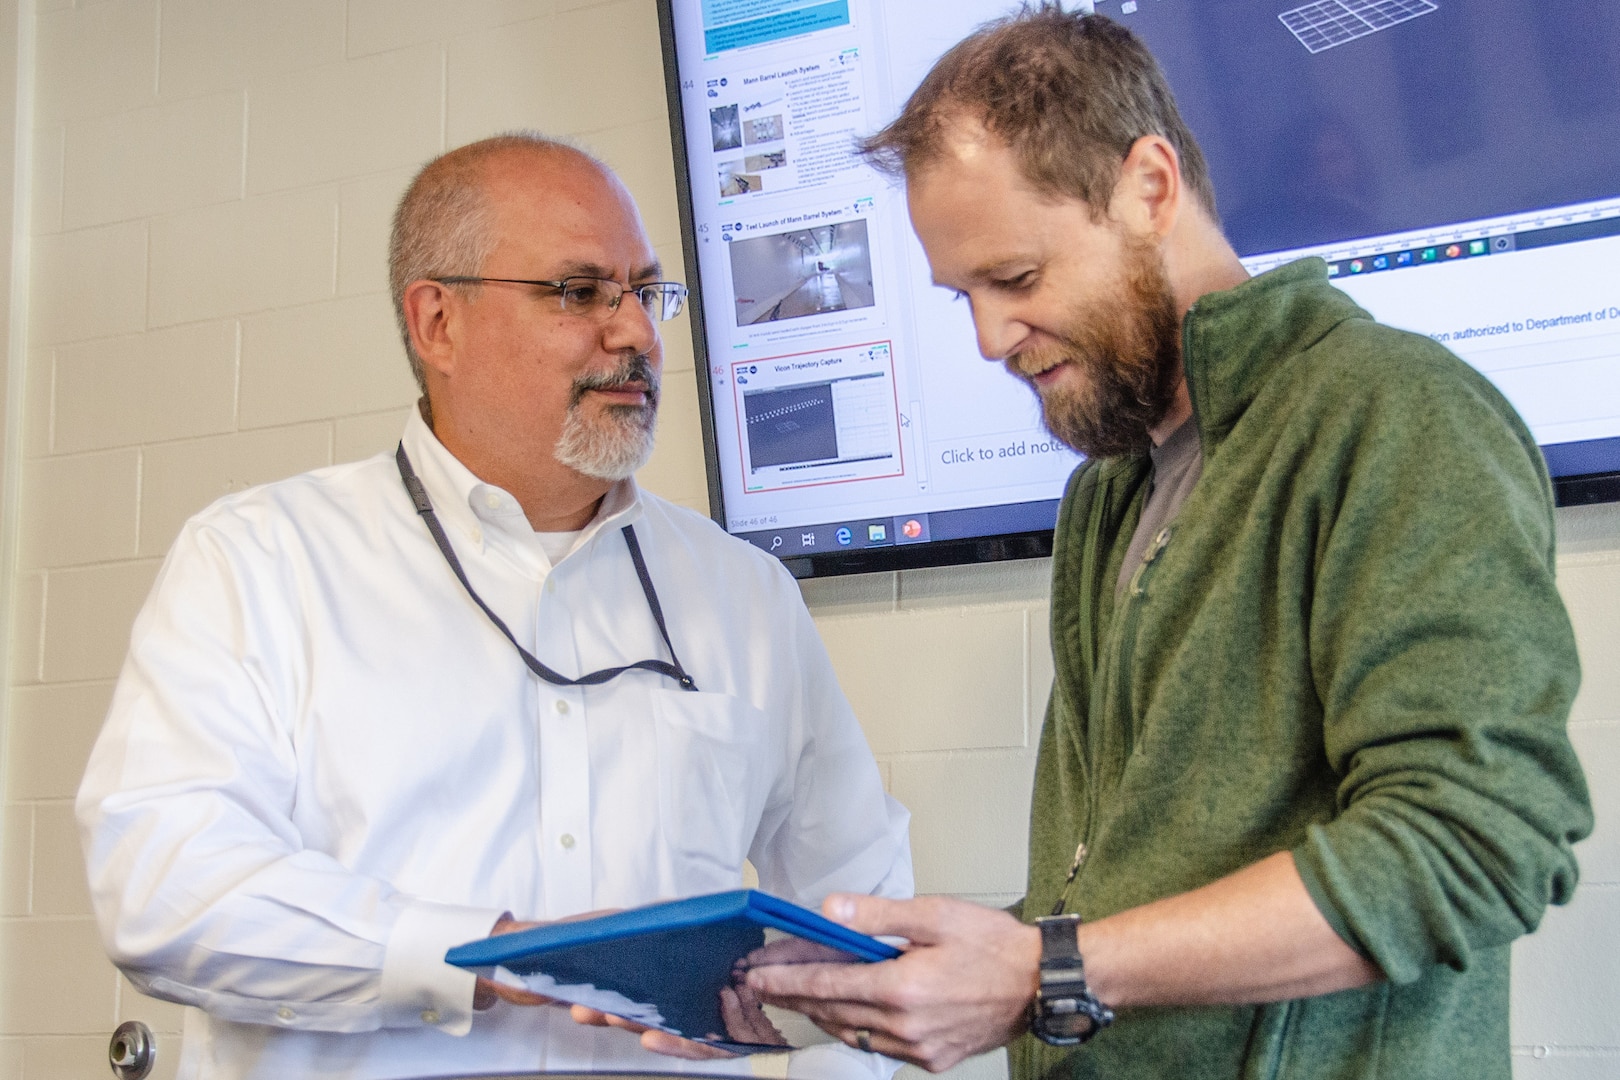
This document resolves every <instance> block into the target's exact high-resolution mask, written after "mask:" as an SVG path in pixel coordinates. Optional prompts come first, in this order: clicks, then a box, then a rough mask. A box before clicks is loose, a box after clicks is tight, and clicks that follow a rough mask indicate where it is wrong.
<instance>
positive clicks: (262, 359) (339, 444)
mask: <svg viewBox="0 0 1620 1080" xmlns="http://www.w3.org/2000/svg"><path fill="white" fill-rule="evenodd" d="M21 7H22V12H23V18H24V19H25V20H27V19H33V20H35V21H34V22H33V23H32V30H33V31H34V36H35V40H36V41H37V47H36V48H35V49H34V50H33V51H32V52H31V53H26V54H25V55H24V57H23V59H24V63H23V67H22V69H23V70H24V72H25V73H26V72H27V71H28V70H29V63H32V64H33V65H34V67H35V70H36V71H37V75H36V76H35V77H33V78H31V79H29V78H25V79H24V81H23V85H22V89H23V91H24V93H23V94H22V95H21V98H20V100H22V101H23V103H24V105H23V112H24V114H25V123H24V130H25V132H27V133H31V143H30V144H29V145H28V147H27V148H28V150H29V151H30V152H31V154H32V159H33V162H34V167H33V169H32V172H31V176H29V177H27V178H26V179H27V180H28V182H27V183H26V184H25V185H24V186H23V190H21V191H20V192H19V193H18V197H19V198H21V199H24V200H26V205H28V206H31V228H30V229H28V230H26V235H24V236H21V237H17V238H16V239H18V240H23V241H31V243H32V259H31V264H30V272H29V274H28V275H27V276H26V278H25V279H24V280H22V281H20V282H18V283H17V287H18V288H23V289H26V290H28V292H27V293H26V294H24V295H27V296H29V297H30V298H31V304H30V309H29V310H30V317H29V320H28V323H27V327H26V329H27V339H26V349H24V350H23V351H22V352H21V353H19V354H17V355H14V356H13V357H12V362H13V364H15V365H18V370H17V374H18V375H21V376H26V390H25V394H26V397H25V399H24V400H23V401H22V402H21V404H22V416H23V430H22V431H21V432H20V433H19V434H20V436H21V439H20V444H19V447H20V452H21V455H22V461H21V465H22V477H23V480H24V489H23V496H22V506H21V512H20V515H19V516H18V517H17V518H16V519H15V521H13V522H11V523H9V524H15V525H17V526H18V527H19V528H20V536H21V541H22V546H21V554H20V562H19V565H18V567H17V569H16V574H15V577H14V579H13V581H12V585H13V593H12V595H13V596H14V600H13V602H12V616H13V618H12V628H13V633H14V638H13V646H12V649H11V656H10V662H9V667H8V668H7V669H6V675H7V677H8V679H9V687H8V689H7V691H6V694H5V696H4V699H3V700H4V704H5V713H4V727H3V731H4V734H5V736H6V741H7V750H6V761H5V766H6V768H5V774H4V778H5V779H4V798H3V840H4V845H3V855H0V1080H78V1078H81V1077H82V1078H91V1077H94V1078H97V1080H99V1078H102V1077H105V1076H106V1075H108V1074H107V1073H106V1072H105V1068H106V1066H105V1064H104V1054H105V1046H106V1039H107V1035H108V1033H109V1032H110V1031H111V1029H112V1028H113V1026H114V1025H115V1024H116V1023H117V1022H118V1021H120V1020H122V1019H125V1018H130V1017H139V1018H142V1019H145V1020H147V1021H148V1022H149V1023H151V1024H152V1025H153V1027H154V1028H156V1029H157V1030H158V1031H159V1032H160V1033H162V1034H161V1035H160V1040H161V1045H162V1046H163V1047H164V1048H165V1049H166V1050H167V1051H168V1053H167V1055H166V1058H165V1060H166V1065H167V1068H164V1069H160V1073H159V1075H160V1076H161V1075H168V1073H169V1071H170V1070H172V1067H173V1060H174V1059H173V1048H174V1045H175V1037H174V1035H173V1034H172V1033H173V1032H174V1031H175V1029H176V1025H177V1016H178V1014H177V1010H175V1009H173V1008H172V1007H170V1006H167V1005H164V1004H162V1003H156V1002H151V1001H148V1000H146V999H144V998H141V997H140V996H138V995H136V994H135V993H134V992H133V991H132V990H131V989H130V987H129V986H128V985H127V984H126V983H124V982H123V981H122V980H121V979H119V977H118V976H117V975H116V974H115V973H114V972H113V970H112V968H111V967H110V966H109V965H108V964H107V962H106V961H105V959H103V958H102V955H101V952H100V947H99V945H98V943H97V939H96V935H95V931H94V928H93V925H92V922H91V919H90V909H89V904H88V900H87V898H86V895H85V887H84V883H83V878H82V870H81V866H80V858H79V850H78V843H77V839H76V837H75V835H74V832H73V827H72V823H71V805H70V804H71V798H72V794H73V791H74V789H75V787H76V785H77V781H78V776H79V772H80V770H81V768H82V766H83V761H84V757H85V754H86V752H87V750H88V747H89V744H90V741H91V739H92V738H93V737H94V735H95V732H96V730H97V728H98V726H99V724H100V721H101V716H102V713H103V711H104V710H105V708H106V704H107V700H108V696H109V694H110V692H111V685H112V682H111V680H112V679H113V677H114V676H115V674H116V672H117V668H118V664H119V661H120V659H121V656H122V653H123V650H124V647H125V641H126V636H127V633H128V627H129V621H130V619H131V617H132V616H133V613H134V611H135V609H136V607H137V606H138V605H139V603H140V601H141V599H142V597H143V596H144V595H145V592H146V590H147V588H148V587H149V585H150V583H151V581H152V577H153V574H154V572H155V570H156V567H157V563H158V560H159V559H160V558H161V556H162V554H163V552H164V550H165V549H166V547H167V545H168V544H169V542H170V540H171V538H172V537H173V535H174V533H175V531H176V530H177V528H178V527H179V524H180V523H181V521H183V520H184V518H185V517H186V516H187V515H188V514H190V513H192V512H193V511H195V510H197V509H198V508H200V507H202V506H203V505H205V504H206V503H207V502H208V501H210V500H211V499H213V498H214V497H216V496H218V495H219V494H222V493H224V492H226V491H229V490H234V489H237V488H240V487H242V486H244V485H246V484H251V483H257V482H260V481H264V480H269V479H272V478H275V477H279V476H283V475H287V474H289V473H292V472H296V471H298V470H302V469H305V468H309V467H312V466H316V465H321V464H326V463H328V462H331V461H338V460H345V459H350V458H354V457H357V456H361V455H365V454H369V453H372V452H375V451H377V450H380V449H383V448H385V447H386V446H388V445H391V443H392V441H393V440H394V438H395V437H396V436H397V434H398V432H399V429H400V425H401V419H402V416H403V410H404V409H405V408H406V407H407V406H408V404H409V402H410V400H411V399H412V396H413V391H412V386H411V382H410V379H409V376H408V374H407V373H406V368H405V364H404V360H403V358H402V356H401V354H400V352H399V348H398V345H397V343H396V342H395V340H394V337H393V330H392V327H391V323H390V317H389V312H388V306H387V300H386V296H385V279H384V256H383V251H384V243H385V231H386V222H387V217H388V214H389V212H390V210H391V208H392V204H393V202H394V200H395V198H396V197H397V195H398V193H399V191H400V189H401V187H402V186H403V184H404V182H405V180H406V179H407V178H408V176H409V174H410V172H411V171H412V169H413V168H414V167H415V166H416V165H418V164H419V163H420V162H421V161H422V160H424V159H425V158H427V157H429V156H431V155H433V154H435V153H437V152H438V151H439V150H441V149H444V148H448V147H450V146H454V145H458V144H460V143H463V142H466V141H468V140H471V139H474V138H477V137H480V136H482V135H485V134H489V133H492V132H495V131H497V130H501V129H504V128H510V127H515V126H538V127H542V128H547V129H549V130H552V131H554V132H560V133H571V134H576V135H581V136H583V137H584V138H585V139H586V140H587V141H588V142H589V143H591V144H592V145H593V146H594V147H595V148H596V149H597V150H598V151H599V152H600V153H602V154H603V155H604V156H605V157H606V158H607V159H608V160H609V161H610V162H612V163H613V164H615V165H616V166H617V167H618V168H620V170H621V171H622V172H623V174H624V175H625V177H626V180H627V182H628V183H629V185H630V187H631V189H632V190H633V192H634V193H635V195H636V196H637V198H638V199H639V200H640V202H641V205H642V208H643V211H644V213H645V215H646V218H647V224H648V231H649V234H650V235H651V237H652V239H653V241H654V243H655V245H657V246H658V248H659V249H660V254H661V256H662V258H663V259H664V261H665V263H666V264H667V265H671V266H679V265H681V262H682V260H681V258H680V250H679V243H680V238H679V234H678V228H677V219H676V212H675V202H674V187H673V177H672V166H671V163H670V150H669V140H668V133H667V125H666V119H665V115H664V107H663V104H662V102H663V83H662V73H661V68H660V60H659V51H658V38H657V28H656V20H655V18H654V14H653V4H652V0H599V2H590V0H460V2H451V0H347V2H345V0H257V2H235V0H102V2H84V0H81V2H80V3H78V4H77V5H74V4H72V3H70V2H69V0H24V2H23V3H22V5H21ZM36 7H37V11H36V10H35V8H36ZM15 10H16V5H11V4H8V5H5V6H3V7H0V22H3V21H4V20H5V19H6V18H7V17H8V16H9V15H10V14H11V13H12V12H14V11H15ZM26 28H27V27H25V29H26ZM10 32H11V30H10V24H7V25H5V26H3V27H0V53H3V54H4V55H0V82H3V83H4V84H5V87H6V88H8V89H9V86H10V83H9V81H7V80H8V78H9V77H8V76H7V75H6V68H7V67H8V65H9V63H10V60H11V50H10V41H9V37H10ZM23 40H24V41H25V42H26V41H27V40H28V34H24V35H23ZM572 87H591V88H595V89H597V90H603V91H606V92H605V93H602V94H601V95H600V97H601V106H600V107H599V108H597V109H595V110H590V109H586V110H581V109H580V108H577V107H573V106H569V107H563V106H561V105H559V103H558V100H557V96H558V94H559V92H561V91H563V90H566V89H568V88H572ZM30 98H32V101H33V104H32V107H31V108H32V115H31V117H29V116H27V115H26V114H27V113H28V112H29V111H30V110H29V106H28V100H29V99H30ZM12 112H13V110H12V107H11V106H10V104H9V103H8V101H7V100H6V94H5V93H0V115H3V116H7V117H9V116H10V115H12ZM0 142H3V143H4V144H5V145H7V146H9V140H8V139H5V131H4V130H3V124H0ZM9 175H10V170H9V168H7V167H6V166H5V161H4V158H3V155H0V194H3V187H4V184H3V178H4V177H7V176H9ZM9 205H10V203H9V201H0V206H9ZM8 217H9V215H4V214H0V222H4V221H5V220H6V219H7V218H8ZM0 232H3V228H0ZM0 265H3V260H0ZM0 339H3V335H0ZM668 340H669V346H670V348H669V353H670V357H669V372H668V378H667V386H668V388H667V391H666V405H665V416H664V420H663V426H662V430H661V436H660V442H659V450H658V453H657V456H656V457H655V458H654V461H653V463H652V464H651V465H650V466H649V467H648V468H647V470H646V471H645V472H644V474H643V476H642V479H643V481H644V483H646V485H647V486H648V487H650V488H652V489H653V490H655V491H658V492H660V493H661V494H664V495H666V496H668V497H670V498H672V499H674V500H676V501H678V502H681V503H684V504H686V505H689V506H693V507H698V508H703V507H704V501H705V494H704V479H703V468H702V454H701V450H700V448H699V445H698V421H697V414H696V395H695V389H694V379H693V376H692V373H691V366H692V360H691V350H690V346H689V344H688V331H687V328H686V325H685V323H684V321H682V322H681V323H677V324H675V325H674V326H672V327H671V328H670V333H669V334H668ZM13 463H15V461H14V462H13ZM1561 527H1562V528H1564V530H1565V535H1566V538H1567V539H1566V543H1565V548H1566V550H1567V551H1568V554H1567V555H1566V556H1565V557H1564V559H1563V567H1562V573H1563V576H1564V577H1563V580H1564V582H1565V588H1566V592H1567V595H1568V597H1569V600H1570V604H1571V610H1572V612H1573V613H1574V615H1575V618H1576V620H1577V626H1578V630H1579V634H1580V640H1581V646H1582V650H1583V656H1584V660H1585V663H1586V667H1587V681H1586V686H1585V689H1584V690H1583V692H1582V696H1581V699H1580V702H1579V704H1578V705H1577V709H1576V726H1575V733H1576V738H1577V744H1578V746H1579V748H1580V750H1581V753H1582V755H1583V758H1584V760H1585V761H1586V762H1587V765H1588V768H1589V769H1590V770H1591V774H1592V779H1593V784H1594V788H1595V790H1596V797H1597V799H1598V803H1599V814H1600V822H1601V824H1600V832H1599V835H1598V836H1597V837H1595V838H1594V839H1593V840H1592V841H1589V842H1588V843H1587V844H1586V845H1585V846H1584V848H1583V856H1584V861H1585V864H1586V875H1587V880H1586V882H1585V884H1583V886H1582V891H1581V893H1580V895H1579V897H1578V899H1577V900H1576V903H1575V904H1574V905H1573V906H1572V907H1571V908H1570V909H1569V910H1567V911H1562V912H1556V913H1554V915H1553V916H1551V917H1549V919H1548V925H1547V929H1546V930H1545V931H1544V932H1543V933H1542V934H1541V935H1540V936H1538V937H1537V938H1535V939H1533V940H1532V941H1531V942H1529V943H1528V944H1527V945H1525V946H1524V947H1523V949H1522V952H1521V954H1520V961H1521V963H1520V973H1519V981H1518V984H1517V990H1518V992H1517V994H1516V997H1515V1003H1514V1007H1515V1011H1514V1028H1513V1039H1514V1042H1515V1044H1516V1045H1517V1046H1519V1047H1520V1048H1521V1050H1522V1054H1523V1056H1522V1057H1521V1058H1520V1059H1519V1063H1520V1066H1521V1068H1520V1075H1521V1077H1535V1078H1541V1077H1546V1078H1569V1080H1573V1078H1585V1077H1596V1076H1599V1075H1614V1074H1616V1073H1617V1072H1620V975H1617V974H1616V972H1617V970H1620V955H1617V954H1620V835H1617V834H1616V831H1615V827H1614V825H1613V823H1614V822H1615V821H1616V820H1620V665H1617V664H1616V660H1617V658H1620V657H1617V654H1620V511H1617V510H1615V509H1605V510H1598V511H1585V512H1566V513H1564V514H1562V515H1561ZM3 534H4V530H3V529H0V540H3ZM1047 573H1048V565H1047V564H1046V563H1045V562H1038V563H1021V564H1003V565H1000V566H994V567H981V568H969V569H954V570H927V571H915V572H908V573H903V574H885V575H874V576H868V577H862V578H855V579H843V580H837V581H830V582H812V583H808V584H807V586H806V588H805V595H806V598H807V599H808V600H809V602H810V604H811V607H812V610H813V611H814V612H815V614H816V617H817V621H818V623H819V625H820V626H821V628H822V631H823V633H824V634H825V635H826V638H827V642H828V645H829V647H830V649H831V651H832V653H833V656H834V659H835V661H836V662H837V664H838V667H839V671H840V674H841V675H842V677H843V679H844V680H845V684H846V687H847V689H848V691H849V693H850V696H851V698H852V699H853V700H854V702H855V704H856V707H857V711H858V712H859V714H860V715H861V717H862V718H863V721H864V723H865V724H866V727H867V732H868V735H869V737H870V738H871V740H872V744H873V747H874V749H875V750H876V752H877V753H878V756H879V758H880V760H881V762H882V765H883V770H884V775H885V777H886V779H887V781H888V783H889V785H890V786H891V788H892V789H893V790H894V792H895V793H896V794H897V795H898V796H899V797H900V798H901V799H902V800H904V801H905V802H906V803H907V804H908V805H910V806H911V807H912V809H913V811H914V813H915V819H914V820H915V825H914V834H913V835H914V843H915V849H916V860H917V870H918V884H919V886H920V888H922V889H923V890H925V891H931V892H951V893H957V894H961V895H967V896H972V897H976V898H979V899H982V900H985V901H987V902H994V903H1000V902H1004V901H1005V900H1007V899H1010V898H1012V897H1013V896H1015V895H1016V894H1017V893H1018V891H1019V890H1020V888H1021V885H1022V879H1023V872H1024V848H1023V838H1024V830H1025V822H1026V817H1027V799H1028V787H1029V781H1030V775H1031V771H1032V767H1033V743H1034V739H1035V734H1036V731H1037V728H1038V725H1039V722H1040V716H1041V711H1042V708H1043V706H1044V699H1045V694H1046V691H1047V688H1048V686H1049V685H1050V682H1051V663H1050V659H1049V657H1048V652H1047V634H1046V616H1047V612H1046V595H1047V588H1046V577H1047ZM1604 830H1607V831H1604ZM1535 1047H1542V1048H1546V1049H1545V1050H1544V1051H1541V1052H1542V1053H1544V1055H1545V1056H1540V1057H1537V1056H1534V1055H1533V1048H1535ZM1000 1070H1001V1064H1000V1058H999V1055H998V1056H992V1057H991V1058H989V1059H987V1060H986V1061H983V1062H980V1063H976V1064H974V1065H971V1066H969V1067H968V1068H966V1069H965V1070H964V1074H971V1075H977V1076H994V1075H998V1074H999V1072H1000Z"/></svg>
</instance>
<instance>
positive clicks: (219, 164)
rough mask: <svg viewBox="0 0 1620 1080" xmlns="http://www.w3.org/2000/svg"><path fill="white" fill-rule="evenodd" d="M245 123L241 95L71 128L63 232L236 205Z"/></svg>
mask: <svg viewBox="0 0 1620 1080" xmlns="http://www.w3.org/2000/svg"><path fill="white" fill-rule="evenodd" d="M245 122H246V114H245V112H244V109H243V100H242V95H241V93H240V92H234V93H226V94H213V95H210V96H208V97H202V98H192V99H190V100H186V101H177V102H174V103H172V104H168V105H158V106H155V107H153V108H149V109H138V110H136V111H135V112H127V113H119V114H117V115H115V116H100V117H94V118H92V119H88V120H77V121H71V122H69V123H68V125H67V130H66V136H65V144H64V151H63V162H64V163H63V167H62V169H63V181H62V226H63V228H67V229H76V228H81V227H83V226H86V225H101V224H104V223H106V222H111V221H126V220H129V219H131V218H139V217H145V216H147V215H150V214H163V213H169V212H171V211H175V210H187V209H190V208H192V207H196V206H208V205H211V204H213V203H222V202H227V201H229V200H232V199H237V198H240V197H241V195H242V127H243V124H244V123H245Z"/></svg>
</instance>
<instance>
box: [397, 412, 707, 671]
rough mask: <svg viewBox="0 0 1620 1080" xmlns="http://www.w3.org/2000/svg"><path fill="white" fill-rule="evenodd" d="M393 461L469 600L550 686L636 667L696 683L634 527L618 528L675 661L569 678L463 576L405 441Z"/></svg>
mask: <svg viewBox="0 0 1620 1080" xmlns="http://www.w3.org/2000/svg"><path fill="white" fill-rule="evenodd" d="M394 461H395V462H396V463H398V465H399V478H400V479H401V480H402V481H404V482H405V490H406V492H408V493H409V494H410V497H411V502H413V503H415V504H416V512H417V513H418V514H420V515H422V520H423V521H424V522H426V523H427V527H428V532H430V533H432V534H433V542H434V543H436V544H438V545H439V550H440V551H441V552H442V553H443V554H444V561H445V562H447V563H449V564H450V569H451V570H453V571H455V575H456V580H457V581H459V582H461V585H462V588H464V589H466V590H467V595H468V596H470V597H472V598H473V603H475V604H477V605H478V606H479V607H480V608H482V609H483V611H484V614H485V615H488V616H489V621H490V622H492V623H494V624H495V628H496V629H498V630H499V631H500V632H501V633H503V634H505V635H506V640H507V641H510V642H511V643H512V648H514V649H516V650H517V651H518V655H519V656H521V657H523V662H524V663H525V664H527V665H529V670H530V671H532V672H534V673H535V674H536V675H538V676H539V677H540V678H542V679H544V680H545V681H546V682H548V683H550V684H551V685H553V686H600V685H601V684H602V683H605V682H607V681H608V680H609V679H612V678H615V677H617V676H619V675H623V674H624V673H625V672H627V671H633V670H635V669H637V668H639V669H641V670H643V671H653V672H657V673H658V674H659V675H667V676H669V677H670V678H671V679H674V680H675V681H676V682H678V683H680V685H681V689H682V690H696V689H697V683H695V682H693V681H692V676H690V675H688V674H687V673H686V669H685V668H683V667H681V659H680V657H678V656H676V655H675V644H674V642H672V641H670V640H669V630H668V629H667V628H666V627H665V626H664V609H663V608H662V607H660V606H659V605H658V593H656V592H655V591H653V583H652V576H651V575H650V574H648V573H647V563H646V560H644V559H643V558H642V557H641V544H640V543H638V542H637V541H636V530H635V529H634V527H632V526H630V525H626V526H625V527H624V528H623V529H620V530H619V532H620V533H621V534H622V535H623V536H624V543H625V546H626V547H628V548H629V549H630V561H631V562H633V563H635V564H636V577H638V578H640V579H641V592H642V595H644V596H646V598H647V606H648V607H649V608H651V609H652V617H653V622H655V623H657V624H658V633H659V634H661V635H662V636H663V638H664V644H665V645H666V646H668V648H669V658H670V660H673V661H675V662H674V663H673V664H671V663H668V662H667V661H664V660H637V661H636V662H635V663H633V664H625V665H624V666H623V667H614V668H603V669H602V670H601V671H593V672H591V673H590V674H589V675H581V676H580V677H579V678H577V679H570V678H569V677H568V676H566V675H559V674H557V673H556V672H555V671H552V670H551V669H550V668H548V667H546V665H544V664H542V663H541V662H540V661H539V660H537V659H535V656H534V654H533V653H531V652H529V650H528V649H525V648H524V647H523V646H522V645H519V644H518V641H517V638H515V637H513V636H512V631H511V630H509V629H507V627H506V624H505V623H504V622H502V621H501V617H500V616H499V615H497V614H495V613H494V612H493V611H491V610H490V608H489V605H488V604H486V603H484V598H483V597H481V596H479V595H478V593H477V592H475V591H474V590H473V587H472V582H470V581H468V580H467V574H466V572H465V571H463V570H462V569H461V562H460V560H458V559H457V558H456V553H455V551H453V550H452V549H451V547H450V540H449V539H448V538H447V537H446V536H445V535H444V527H443V526H442V525H440V524H439V518H438V515H437V514H435V513H434V512H433V502H432V500H430V499H429V498H428V494H427V489H426V488H424V487H423V486H422V481H420V480H418V479H417V478H416V470H414V469H412V468H411V459H410V458H409V457H408V456H406V454H405V444H404V443H403V442H401V443H400V444H399V449H398V450H396V451H394Z"/></svg>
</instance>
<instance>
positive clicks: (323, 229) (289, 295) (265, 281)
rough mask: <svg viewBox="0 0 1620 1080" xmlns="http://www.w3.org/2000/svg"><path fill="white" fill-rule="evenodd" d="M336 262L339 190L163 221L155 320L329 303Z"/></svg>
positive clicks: (155, 243)
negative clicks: (323, 301) (326, 301)
mask: <svg viewBox="0 0 1620 1080" xmlns="http://www.w3.org/2000/svg"><path fill="white" fill-rule="evenodd" d="M336 261H337V191H336V189H335V188H334V189H316V190H312V191H300V192H297V193H294V194H291V195H274V196H265V197H263V198H255V199H247V200H244V201H242V202H233V203H226V204H224V205H221V206H210V207H206V208H203V209H201V210H191V211H187V212H186V213H183V214H175V215H173V216H172V217H166V218H159V219H157V220H155V221H154V222H153V223H152V261H151V265H152V296H151V308H150V318H151V324H152V325H153V326H167V325H170V324H173V323H183V322H196V321H198V320H201V319H215V318H220V317H221V316H229V315H242V314H246V313H248V312H254V311H265V310H268V309H272V308H280V307H292V306H294V305H297V304H307V303H312V302H313V301H316V300H324V299H326V298H328V297H330V296H331V295H332V293H333V290H334V288H335V281H334V279H335V277H336V267H335V264H336Z"/></svg>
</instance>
